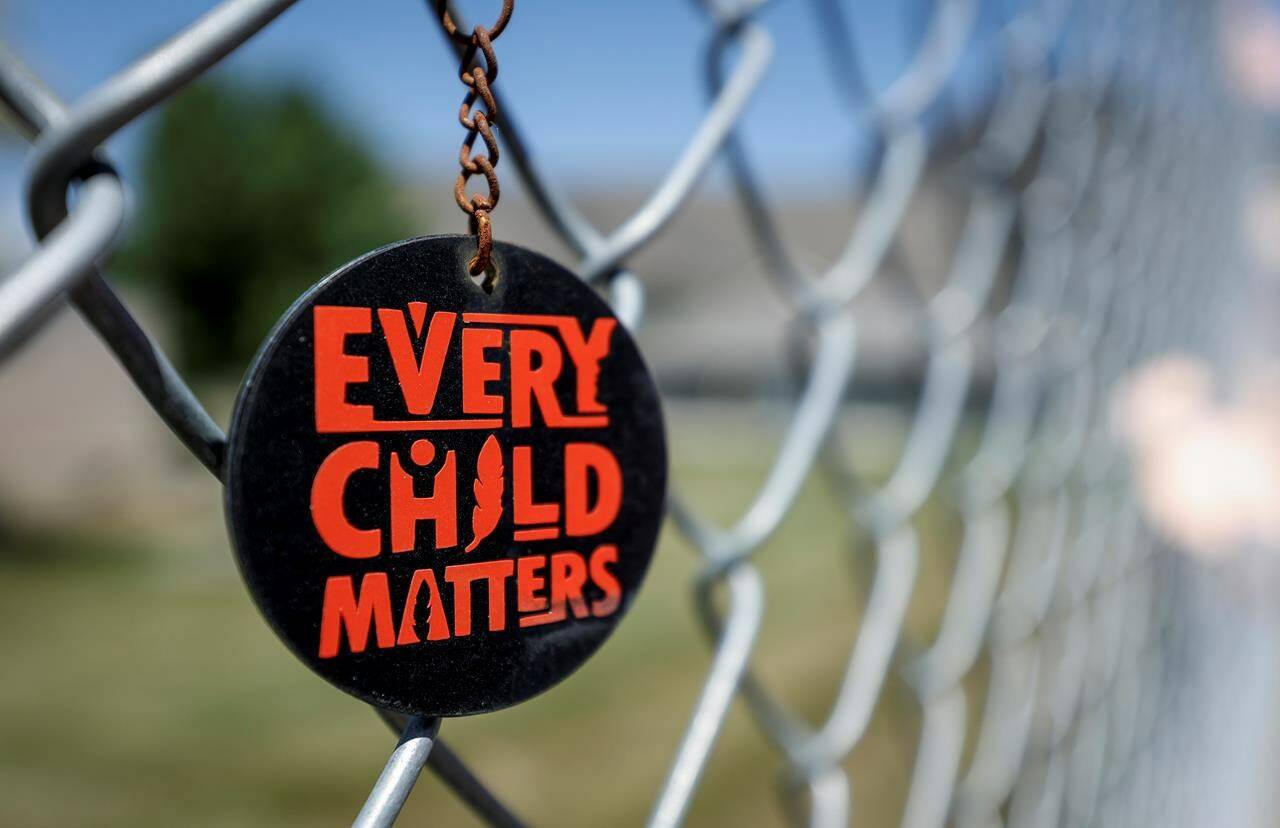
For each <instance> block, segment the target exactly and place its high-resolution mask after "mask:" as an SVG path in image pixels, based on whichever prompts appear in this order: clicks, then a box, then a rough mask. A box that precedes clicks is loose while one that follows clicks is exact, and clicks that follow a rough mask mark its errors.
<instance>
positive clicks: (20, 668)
mask: <svg viewBox="0 0 1280 828" xmlns="http://www.w3.org/2000/svg"><path fill="white" fill-rule="evenodd" d="M857 434H858V435H859V439H860V440H861V441H863V445H864V446H866V447H867V448H869V449H872V451H869V452H866V451H864V452H863V454H864V455H868V454H870V455H880V456H883V457H884V458H889V457H892V456H894V445H895V441H896V440H898V439H900V437H901V435H900V434H899V433H894V432H893V429H892V428H890V429H889V431H888V433H885V432H884V431H883V429H882V430H881V431H876V430H874V429H872V430H870V431H864V432H857ZM672 437H673V452H672V457H673V465H674V475H675V480H676V481H677V483H678V485H679V488H680V490H681V491H682V492H684V493H686V494H687V495H688V496H689V498H690V499H691V500H693V501H694V502H695V503H696V504H698V506H699V507H700V508H701V509H702V510H704V511H705V512H706V513H708V514H710V515H713V516H715V517H717V518H720V519H723V520H729V519H732V518H733V517H735V516H736V515H737V514H738V513H739V512H740V511H741V509H742V508H743V507H744V506H745V505H746V504H747V503H748V502H749V501H750V498H751V496H752V494H753V493H754V491H755V489H756V487H757V486H758V484H759V481H760V480H761V479H762V478H763V475H764V473H765V471H766V470H767V468H768V464H769V462H770V461H771V457H772V451H773V447H774V445H775V444H776V433H775V432H773V431H770V430H768V429H766V428H764V427H761V426H759V425H758V424H748V425H743V424H742V423H741V422H739V423H738V424H737V425H734V424H732V423H728V422H726V421H724V420H722V419H721V418H719V417H718V416H715V415H704V416H700V417H679V418H678V421H677V422H675V423H673V434H672ZM867 441H870V442H867ZM880 471H881V472H883V471H884V469H881V470H880ZM208 501H209V502H208V504H207V507H201V510H200V511H199V512H198V513H194V514H186V513H183V512H181V511H176V512H169V513H165V514H158V515H157V518H156V522H155V525H156V527H157V529H156V531H155V532H145V533H139V532H138V531H136V530H129V531H121V530H119V529H111V528H109V527H95V526H80V527H76V528H75V529H74V530H73V531H60V532H59V533H58V534H56V535H50V534H29V533H27V534H21V535H18V536H16V537H8V538H0V658H2V659H3V663H4V664H5V665H6V671H7V675H6V679H5V680H4V681H3V682H0V825H23V826H43V825H102V826H112V825H172V824H198V825H214V826H220V825H227V826H232V825H235V826H243V825H284V826H292V825H299V826H301V825H317V824H326V825H327V824H334V825H337V824H346V823H347V822H349V821H350V819H351V818H352V817H353V816H354V815H355V813H356V812H357V811H358V809H359V807H360V805H361V804H362V802H363V800H364V797H365V795H366V794H367V793H368V789H369V786H370V785H371V784H372V782H373V781H374V779H375V778H376V777H377V775H378V773H379V771H380V769H381V767H382V764H383V763H384V761H385V759H386V756H387V753H388V751H389V750H390V749H391V747H392V746H393V744H394V741H395V738H394V736H393V735H392V734H391V733H390V732H389V731H388V730H387V729H386V728H385V726H383V725H382V724H381V723H380V722H379V721H378V720H377V719H376V717H375V716H374V714H373V713H372V712H371V711H370V710H369V709H368V708H366V707H364V706H363V705H361V704H360V703H358V702H356V701H354V700H352V699H350V698H348V697H346V696H344V695H343V694H341V693H340V692H338V691H336V690H334V689H332V688H330V687H329V686H328V685H326V684H325V683H324V682H322V681H320V680H319V679H317V678H315V677H314V676H313V675H312V674H311V673H310V672H308V671H307V670H306V669H305V668H304V667H303V666H301V665H300V664H299V663H297V662H296V661H295V660H294V659H293V658H292V657H291V656H290V655H289V654H288V653H287V652H286V651H285V649H284V647H283V646H282V645H281V644H280V643H278V642H277V641H276V639H275V638H274V637H273V636H272V634H271V633H270V632H269V630H268V629H267V627H266V625H265V624H264V623H263V622H262V621H261V619H260V618H259V616H258V614H257V612H256V611H255V610H254V608H253V607H252V605H251V604H250V601H249V598H248V596H247V594H246V593H245V591H244V589H243V587H242V586H241V584H240V583H239V580H238V577H237V575H236V572H235V567H234V564H233V563H232V560H231V557H230V555H229V553H228V551H227V547H226V540H225V534H224V533H222V532H221V531H220V530H219V529H218V528H217V526H218V524H219V522H220V513H219V509H220V504H219V501H218V498H217V492H216V489H215V488H214V486H213V484H212V483H210V495H209V498H208ZM162 511H163V510H161V509H158V512H162ZM916 526H917V528H918V530H919V531H920V533H921V537H922V540H923V543H922V545H923V546H924V548H925V553H926V554H925V555H924V560H923V562H922V567H921V573H920V576H919V579H918V584H917V590H916V595H915V598H914V603H913V606H912V610H911V622H910V626H911V628H912V630H913V631H915V632H916V633H917V634H919V635H923V636H928V635H929V633H930V631H931V630H932V629H933V628H934V627H935V626H936V623H937V620H938V616H939V614H940V613H941V610H942V606H943V602H944V601H945V597H946V586H947V581H948V578H949V577H950V571H951V566H952V562H953V559H952V557H951V556H952V554H953V549H952V547H953V546H954V542H955V537H956V530H957V526H956V524H955V521H954V518H953V517H952V516H950V515H949V513H948V512H947V511H946V509H944V508H942V507H941V506H940V505H939V504H937V503H931V504H930V505H929V507H928V508H927V509H926V510H925V511H924V512H923V513H922V514H921V515H920V517H919V520H918V521H917V523H916ZM869 555H870V549H869V547H868V546H867V544H866V542H865V540H859V539H856V538H854V537H853V536H852V535H851V530H850V528H849V524H848V522H847V520H846V519H845V518H844V517H842V506H841V504H840V503H839V502H837V499H836V496H835V494H834V493H833V492H832V491H831V490H830V489H828V488H827V487H826V486H825V485H823V484H822V483H821V482H820V481H818V480H813V481H811V482H810V484H809V485H808V486H807V487H806V489H805V490H804V492H803V494H802V496H801V497H800V499H799V502H798V503H797V505H796V507H795V508H794V509H793V510H792V512H791V514H790V515H789V516H788V518H787V520H786V522H785V524H784V525H783V527H782V529H781V531H780V532H779V533H778V535H777V536H776V538H775V539H774V540H773V541H772V542H771V543H770V544H769V546H768V547H767V548H766V549H764V550H763V551H762V554H761V555H760V557H759V564H760V566H761V569H762V573H763V575H764V578H765V581H766V584H767V610H766V619H765V625H764V629H763V632H762V634H761V641H760V644H759V647H758V659H757V661H756V665H757V667H758V670H759V673H760V674H761V676H762V677H763V678H764V680H765V681H766V682H767V683H768V684H769V685H770V686H772V687H774V688H776V689H777V690H778V692H779V693H780V694H781V695H783V696H784V697H785V698H786V699H787V700H788V701H789V703H790V704H792V705H793V706H794V707H795V708H796V709H797V710H799V711H800V712H802V713H803V714H805V715H806V716H808V717H809V718H810V719H811V720H817V719H819V718H820V716H821V714H822V712H823V711H824V710H825V709H826V708H827V707H828V706H829V705H830V703H831V700H832V697H833V695H834V693H835V689H836V686H837V684H838V682H839V680H840V677H841V675H842V673H843V670H844V666H845V665H844V661H845V658H846V656H847V654H848V650H849V647H850V645H851V643H852V640H853V636H854V634H855V632H856V630H857V624H858V620H859V617H860V613H861V607H862V603H863V599H864V597H865V596H864V593H863V588H864V586H865V580H866V578H867V577H868V573H869V571H870V566H871V563H870V558H869ZM696 570H697V559H696V556H695V554H694V552H693V551H692V550H691V549H690V548H689V547H688V545H687V543H686V542H685V541H684V540H683V539H682V538H681V537H680V536H679V535H678V533H677V532H675V530H674V529H673V527H672V526H670V524H668V526H667V527H666V528H665V530H664V534H663V540H662V543H661V546H660V548H659V551H658V554H657V556H656V557H655V563H654V568H653V571H652V573H651V575H650V579H649V581H648V583H647V585H646V587H645V589H644V590H643V592H642V594H641V596H640V598H639V600H638V601H637V603H636V604H635V606H634V608H633V610H632V612H631V614H630V615H629V616H628V617H627V618H626V619H625V621H624V622H623V623H622V624H621V626H620V627H619V629H618V631H617V633H616V634H615V635H614V637H613V638H612V639H611V640H610V641H609V642H608V643H607V644H606V645H605V647H604V648H603V650H602V651H601V652H600V653H599V654H598V655H597V656H596V657H595V658H594V659H592V660H591V661H590V662H589V663H588V664H587V665H586V666H585V667H584V668H583V669H581V670H580V671H579V672H578V673H576V674H575V675H573V676H571V677H570V678H569V679H567V680H566V681H565V682H563V683H562V684H560V685H559V686H557V687H555V688H553V689H552V690H550V691H549V692H547V693H545V694H544V695H542V696H540V697H538V698H536V699H533V700H532V701H529V702H527V703H526V704H524V705H521V706H519V707H517V708H514V709H511V710H507V711H502V712H499V713H494V714H489V715H486V716H481V717H472V718H466V719H460V720H452V721H448V722H446V723H445V725H444V727H443V730H442V733H443V735H444V736H445V737H446V738H447V739H448V740H449V742H450V743H451V745H452V746H453V748H454V749H455V750H456V751H457V752H458V753H459V754H460V755H461V756H462V757H463V758H464V759H465V760H466V761H467V762H468V763H469V764H470V765H471V766H472V768H473V770H474V771H475V772H476V773H477V774H478V775H479V776H480V777H481V778H482V779H483V780H485V781H486V782H487V783H489V784H490V785H491V786H493V788H494V789H495V790H497V791H498V792H499V793H500V795H501V796H502V797H503V798H504V799H505V800H506V801H507V803H508V804H509V805H510V806H511V807H512V808H513V809H514V810H516V811H517V813H519V814H520V815H522V816H524V817H525V818H527V819H528V820H530V821H531V822H533V823H534V824H566V825H600V824H639V823H640V822H641V821H642V820H643V819H644V817H645V816H646V815H647V814H648V811H649V808H650V807H651V805H652V802H653V799H654V797H655V795H656V793H657V791H658V790H659V788H660V786H661V784H662V781H663V779H664V777H665V774H666V772H667V769H668V767H669V765H670V762H671V759H672V756H673V755H674V752H675V749H676V746H677V744H678V743H679V740H680V738H681V736H682V734H683V732H684V729H685V726H686V724H687V722H688V718H689V715H690V712H691V710H692V707H693V703H694V700H695V698H696V696H697V693H698V691H699V689H700V687H701V682H702V679H703V678H704V676H705V672H706V670H707V668H708V665H709V660H710V651H709V648H708V645H707V640H706V637H705V635H704V633H703V631H702V629H701V627H700V626H699V625H698V623H697V621H696V619H695V616H694V612H693V607H692V601H691V596H690V589H689V584H690V582H691V579H692V577H693V575H694V573H695V572H696ZM897 682H898V680H897V679H896V678H891V679H890V686H889V687H888V689H887V692H886V693H885V694H883V697H882V700H881V704H880V708H879V709H878V711H877V714H876V716H875V719H874V721H873V723H872V726H871V728H870V730H869V732H868V733H867V735H866V737H865V738H864V740H863V742H862V744H861V745H860V746H859V748H858V750H857V751H856V752H855V753H854V755H853V756H852V757H851V758H850V759H849V760H848V762H847V763H846V765H847V767H848V768H849V769H850V771H851V779H852V782H853V802H854V806H853V807H854V809H855V813H857V814H858V818H859V821H860V822H863V823H864V824H889V823H892V822H894V821H896V814H897V813H898V811H899V809H900V807H901V801H902V798H903V796H904V794H905V786H906V783H907V781H908V779H909V775H910V771H911V764H912V762H913V759H914V749H915V747H914V746H915V742H916V736H917V733H918V728H919V712H918V706H917V704H916V702H915V701H914V697H913V696H912V695H911V694H910V693H908V692H905V689H904V688H903V687H902V686H901V685H900V684H898V683H897ZM973 706H974V705H971V707H973ZM971 714H972V710H971ZM779 765H780V763H779V760H778V758H777V756H776V755H775V754H774V753H773V752H772V751H771V750H770V749H769V747H768V745H767V743H766V742H765V740H764V738H763V736H762V735H761V734H760V732H759V731H758V729H757V728H756V727H755V725H754V723H753V722H752V721H751V719H750V717H749V715H748V714H747V712H746V710H745V709H744V708H743V706H742V704H741V703H738V704H736V705H735V708H734V710H733V713H732V715H731V716H730V718H729V721H728V723H727V725H726V728H725V730H724V732H723V734H722V736H721V738H720V741H719V743H718V746H717V750H716V752H715V754H714V756H713V758H712V760H711V763H710V765H709V767H708V770H707V775H706V777H705V780H704V782H703V785H702V786H701V788H700V789H699V792H698V795H697V797H696V799H695V801H694V803H693V807H692V810H691V813H690V823H691V824H714V825H722V824H750V825H770V824H782V823H783V814H782V811H781V806H780V805H779V804H778V797H777V790H778V785H779V774H778V771H779ZM402 824H405V825H416V824H431V825H444V826H447V825H473V824H476V821H475V820H474V819H473V818H472V817H471V816H470V815H469V814H468V813H467V812H466V811H465V808H464V806H463V805H461V804H460V803H459V802H458V801H457V799H456V798H454V797H453V796H452V795H451V794H449V793H448V792H447V791H446V790H445V789H444V788H443V787H442V786H441V785H440V784H439V783H438V782H437V781H436V780H435V779H434V778H433V777H432V776H431V775H430V773H426V774H424V776H423V780H422V782H421V783H420V784H419V786H418V788H417V789H416V790H415V791H414V793H413V795H412V797H411V798H410V800H409V803H408V805H407V807H406V810H405V813H404V816H403V818H402Z"/></svg>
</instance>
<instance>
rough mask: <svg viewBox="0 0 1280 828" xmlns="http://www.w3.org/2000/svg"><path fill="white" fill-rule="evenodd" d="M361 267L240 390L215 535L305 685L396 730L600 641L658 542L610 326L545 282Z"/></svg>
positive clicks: (653, 418)
mask: <svg viewBox="0 0 1280 828" xmlns="http://www.w3.org/2000/svg"><path fill="white" fill-rule="evenodd" d="M473 249H474V242H473V241H472V240H471V239H469V238H467V237H465V236H433V237H428V238H420V239H412V240H410V241H405V242H400V243H398V244H393V245H390V246H388V247H384V248H382V249H380V250H376V251H374V252H372V253H370V254H368V255H366V256H364V257H362V258H360V259H357V260H356V261H354V262H352V263H350V264H348V265H347V266H345V267H343V268H341V269H340V270H338V271H337V272H335V273H333V274H332V275H330V276H329V277H328V278H326V279H325V280H324V281H322V282H320V284H318V285H316V286H315V287H314V288H312V289H311V290H309V291H308V292H307V293H306V294H305V295H303V296H302V297H301V298H300V299H298V301H297V302H295V303H294V305H293V307H291V308H290V309H289V311H288V312H287V313H286V314H285V315H284V318H283V319H281V320H280V322H279V323H277V325H276V327H275V329H274V330H273V331H272V332H271V335H270V336H269V337H268V339H267V341H266V343H265V344H264V345H263V346H262V349H261V350H260V351H259V353H258V355H257V357H256V358H255V359H254V362H253V364H252V366H251V367H250V369H249V372H248V376H247V379H246V381H245V384H244V387H243V388H242V389H241V391H240V396H239V398H238V399H237V401H236V407H235V413H234V415H233V417H232V422H231V430H230V434H229V435H228V440H229V448H228V459H227V466H226V473H225V475H224V476H225V483H226V508H227V522H228V527H229V530H230V533H231V537H232V541H233V543H234V546H235V550H236V556H237V559H238V562H239V565H240V570H241V572H242V574H243V575H244V579H245V581H246V583H247V584H248V586H249V590H250V592H251V593H252V594H253V598H254V600H255V601H256V602H257V605H258V607H259V608H260V609H261V611H262V613H263V615H265V616H266V618H267V620H268V621H269V622H270V624H271V626H272V628H273V629H274V630H275V631H276V633H277V634H278V635H279V636H280V637H281V639H283V640H284V642H285V643H286V644H287V645H288V646H289V648H290V649H291V650H292V651H293V652H294V654H296V655H297V656H298V658H300V659H302V661H304V662H305V663H306V664H307V665H308V666H309V667H311V669H313V670H314V671H316V672H317V673H319V674H320V675H321V676H323V677H324V678H325V679H327V680H328V681H330V682H331V683H333V684H334V685H336V686H338V687H339V688H341V689H343V690H345V691H347V692H348V693H351V694H352V695H354V696H357V697H359V698H361V699H364V700H365V701H368V702H370V703H372V704H375V705H378V706H380V707H385V708H389V709H392V710H397V711H400V712H403V713H417V714H422V715H431V716H458V715H465V714H470V713H480V712H484V711H488V710H496V709H499V708H502V707H507V706H509V705H512V704H516V703H517V702H520V701H523V700H525V699H527V698H529V697H531V696H533V695H535V694H537V693H539V692H541V691H543V690H545V689H547V688H548V687H550V686H551V685H553V684H555V683H556V682H557V681H559V680H560V679H562V678H564V677H565V676H566V675H568V674H569V673H570V672H572V671H573V670H574V669H576V668H577V667H578V666H579V665H581V664H582V663H583V662H584V661H585V660H586V659H587V657H588V656H590V655H591V654H592V653H593V652H594V651H595V650H596V648H597V647H599V646H600V645H601V643H602V642H603V641H604V639H605V638H606V636H608V635H609V633H610V632H611V631H612V630H613V628H614V626H615V625H616V624H617V623H618V620H619V619H620V618H621V617H622V615H623V613H625V612H626V610H627V608H628V607H629V605H630V603H631V601H632V600H633V599H634V597H635V594H636V590H637V589H638V588H639V587H640V583H641V581H642V580H643V578H644V574H645V571H646V570H647V569H648V565H649V560H650V558H651V557H652V554H653V548H654V545H655V543H656V541H657V535H658V530H659V526H660V524H661V520H662V514H663V499H664V496H665V491H666V474H667V472H666V468H667V458H666V442H665V437H664V433H663V425H662V416H661V411H660V409H659V401H658V395H657V393H656V391H655V389H654V386H653V382H652V380H651V379H650V377H649V373H648V371H647V370H646V368H645V366H644V363H643V362H642V360H641V358H640V355H639V352H638V351H637V350H636V347H635V344H634V343H633V341H632V340H631V337H630V336H629V335H628V334H627V332H626V331H625V330H624V329H623V327H622V326H621V324H619V323H618V321H617V320H616V318H615V317H614V316H613V315H612V313H611V312H610V310H609V308H608V306H607V305H606V304H605V303H604V302H603V301H601V300H600V298H599V297H598V296H596V294H595V293H594V292H593V291H592V290H591V289H590V288H588V287H587V286H586V285H584V284H583V283H582V282H581V281H580V280H579V279H578V278H576V277H575V276H574V275H573V274H572V273H570V272H569V271H567V270H565V269H564V268H562V267H560V266H559V265H557V264H555V263H554V262H552V261H550V260H549V259H547V258H545V257H543V256H540V255H538V254H536V253H532V252H530V251H527V250H523V249H521V248H518V247H514V246H512V245H509V244H501V243H498V244H495V246H494V260H495V262H496V263H497V267H498V277H497V280H496V283H494V284H493V285H492V286H491V287H490V288H489V289H486V288H484V287H481V286H480V285H478V284H476V282H475V281H473V280H472V278H471V277H470V276H469V275H468V274H467V271H466V263H467V261H468V259H469V258H470V255H471V253H472V252H473Z"/></svg>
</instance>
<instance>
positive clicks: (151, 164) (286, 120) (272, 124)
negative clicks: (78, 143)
mask: <svg viewBox="0 0 1280 828" xmlns="http://www.w3.org/2000/svg"><path fill="white" fill-rule="evenodd" d="M142 171H143V183H142V189H141V193H140V197H139V205H138V207H139V212H138V215H137V221H136V224H135V225H134V230H133V233H132V234H131V239H130V242H129V244H128V245H127V246H126V248H125V250H124V251H123V253H122V255H121V259H120V261H119V262H118V263H117V266H118V269H120V270H121V271H122V272H123V273H124V274H125V275H126V277H129V278H133V279H135V280H136V281H138V282H140V283H142V284H144V285H146V286H148V287H149V288H152V289H154V290H155V291H156V292H157V293H158V294H159V295H160V296H161V297H162V298H163V299H164V300H165V301H167V302H168V303H169V305H170V306H171V308H172V312H173V313H174V314H175V315H176V318H177V321H178V326H177V333H178V345H177V357H178V360H179V362H180V363H181V364H182V365H183V366H184V367H185V368H188V369H190V370H192V371H195V372H198V373H203V374H206V375H208V374H213V373H217V372H222V371H226V370H228V369H239V368H242V367H243V366H244V364H245V362H246V361H247V359H248V357H249V356H251V355H252V354H253V353H254V352H255V351H256V350H257V347H258V345H259V343H260V342H261V341H262V338H263V336H264V335H265V334H266V333H267V331H268V330H269V329H270V327H271V325H272V323H273V322H274V321H275V320H276V319H277V318H278V317H279V316H280V314H281V313H282V312H283V311H284V309H285V308H287V307H288V305H289V303H290V302H292V301H293V299H294V298H296V297H297V295H298V294H299V293H301V292H302V291H303V290H305V289H306V288H307V287H309V286H310V285H311V284H313V283H314V282H316V281H318V280H319V279H320V278H321V277H322V276H324V275H325V274H327V273H328V272H329V271H331V270H333V269H334V268H336V267H338V266H339V265H341V264H343V263H344V262H346V261H348V260H350V259H352V258H354V257H355V256H357V255H359V254H361V253H363V252H365V251H368V250H371V249H373V248H375V247H378V246H380V245H383V244H386V243H388V242H391V241H395V240H397V239H400V238H404V237H405V236H408V235H412V233H413V224H412V222H411V221H410V219H409V217H408V212H407V211H406V210H405V209H404V207H403V205H404V200H403V198H402V195H401V194H400V193H399V192H397V188H396V187H395V185H394V184H393V183H392V181H391V179H390V177H389V176H388V175H387V173H386V172H385V171H384V170H383V169H382V168H381V167H380V166H379V164H378V161H377V159H376V158H375V157H374V156H373V155H372V153H370V152H369V150H368V149H367V148H366V147H365V146H364V145H363V144H362V142H361V141H360V140H359V137H358V136H357V135H355V134H354V133H353V132H351V131H350V130H348V129H344V127H343V125H342V124H341V122H340V121H338V120H337V119H336V118H335V117H334V116H333V115H332V114H331V113H330V112H328V111H327V110H326V109H325V107H324V106H323V105H322V103H321V102H320V100H319V99H318V97H317V96H316V95H315V94H314V93H312V92H310V91H309V90H307V89H306V88H304V87H300V86H293V85H290V86H283V87H273V88H261V87H250V86H248V85H245V84H243V83H236V82H228V81H218V82H204V83H200V84H197V85H195V86H193V87H191V88H190V89H189V90H187V91H185V92H184V93H183V94H182V95H180V96H179V97H177V98H176V99H174V100H173V101H172V102H171V103H170V104H169V105H168V106H167V107H165V109H164V110H163V111H162V113H161V114H160V115H159V118H158V120H157V121H156V122H155V123H154V124H153V126H152V128H151V129H150V130H149V131H148V132H147V134H146V135H145V138H144V147H143V164H142Z"/></svg>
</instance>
